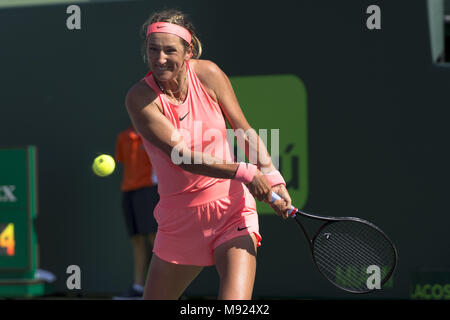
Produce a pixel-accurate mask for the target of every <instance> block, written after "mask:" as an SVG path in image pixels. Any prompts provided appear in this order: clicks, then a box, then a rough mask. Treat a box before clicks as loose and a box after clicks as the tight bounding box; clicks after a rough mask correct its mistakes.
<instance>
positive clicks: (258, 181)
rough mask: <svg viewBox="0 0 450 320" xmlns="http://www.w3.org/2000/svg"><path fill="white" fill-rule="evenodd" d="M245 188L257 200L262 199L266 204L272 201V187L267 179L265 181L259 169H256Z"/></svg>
mask: <svg viewBox="0 0 450 320" xmlns="http://www.w3.org/2000/svg"><path fill="white" fill-rule="evenodd" d="M247 188H248V190H249V191H250V193H251V194H252V195H253V196H254V197H255V198H256V199H258V200H259V201H264V202H265V203H268V204H270V202H271V201H272V188H271V186H270V183H269V181H267V179H266V177H265V176H264V175H263V174H262V173H261V171H259V170H257V171H256V174H255V176H254V177H253V180H252V181H251V182H250V183H249V184H247Z"/></svg>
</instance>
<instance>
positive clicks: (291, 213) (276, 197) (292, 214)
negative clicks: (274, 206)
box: [272, 191, 298, 218]
mask: <svg viewBox="0 0 450 320" xmlns="http://www.w3.org/2000/svg"><path fill="white" fill-rule="evenodd" d="M277 200H281V197H280V196H279V195H277V194H276V193H275V192H273V191H272V202H275V201H277ZM297 211H298V209H297V208H296V207H294V206H291V209H289V211H288V212H289V217H291V218H293V217H295V214H296V213H297Z"/></svg>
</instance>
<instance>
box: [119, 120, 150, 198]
mask: <svg viewBox="0 0 450 320" xmlns="http://www.w3.org/2000/svg"><path fill="white" fill-rule="evenodd" d="M115 157H116V161H117V162H119V163H122V164H123V167H124V171H123V178H122V185H121V188H120V189H121V190H122V191H131V190H136V189H139V188H143V187H148V186H152V185H154V182H153V179H152V173H153V169H152V164H151V162H150V159H149V158H148V155H147V152H145V149H144V146H143V145H142V139H141V137H140V136H139V135H138V134H137V133H136V132H135V131H134V130H133V129H132V128H128V129H127V130H124V131H122V132H120V133H119V135H118V136H117V142H116V155H115Z"/></svg>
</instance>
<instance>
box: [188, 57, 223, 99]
mask: <svg viewBox="0 0 450 320" xmlns="http://www.w3.org/2000/svg"><path fill="white" fill-rule="evenodd" d="M193 68H194V71H195V73H196V74H197V77H198V78H199V79H200V81H201V83H202V84H203V85H205V86H206V87H207V88H210V89H212V90H213V91H215V92H217V90H219V88H221V87H223V86H224V84H225V82H226V75H225V73H224V72H223V71H222V70H221V69H220V67H219V66H218V65H217V64H216V63H214V62H213V61H211V60H193Z"/></svg>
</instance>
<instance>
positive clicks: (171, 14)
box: [141, 9, 202, 64]
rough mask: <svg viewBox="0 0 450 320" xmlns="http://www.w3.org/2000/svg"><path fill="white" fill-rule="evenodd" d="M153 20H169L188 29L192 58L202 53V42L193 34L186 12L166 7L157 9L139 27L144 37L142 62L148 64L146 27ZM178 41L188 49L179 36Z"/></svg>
mask: <svg viewBox="0 0 450 320" xmlns="http://www.w3.org/2000/svg"><path fill="white" fill-rule="evenodd" d="M155 22H169V23H173V24H177V25H179V26H182V27H184V28H186V29H187V30H189V32H190V33H191V35H192V40H191V43H192V58H194V59H198V58H200V56H201V55H202V44H201V42H200V40H199V39H198V37H197V35H196V34H195V29H194V25H193V24H192V23H191V21H190V20H189V18H188V17H187V15H186V14H184V13H183V12H181V11H179V10H175V9H168V10H163V11H159V12H156V13H153V14H152V15H151V16H150V17H149V18H148V19H147V20H146V21H145V23H144V24H143V25H142V28H141V37H142V38H143V39H144V42H143V44H142V48H141V52H142V57H143V59H144V62H145V63H146V64H148V56H147V44H148V37H147V28H148V26H149V25H150V24H152V23H155ZM180 41H182V43H183V45H184V47H185V49H186V50H187V49H189V46H190V45H189V43H187V42H186V41H185V40H183V39H181V38H180Z"/></svg>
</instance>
